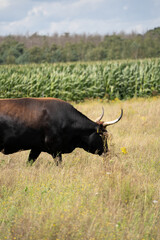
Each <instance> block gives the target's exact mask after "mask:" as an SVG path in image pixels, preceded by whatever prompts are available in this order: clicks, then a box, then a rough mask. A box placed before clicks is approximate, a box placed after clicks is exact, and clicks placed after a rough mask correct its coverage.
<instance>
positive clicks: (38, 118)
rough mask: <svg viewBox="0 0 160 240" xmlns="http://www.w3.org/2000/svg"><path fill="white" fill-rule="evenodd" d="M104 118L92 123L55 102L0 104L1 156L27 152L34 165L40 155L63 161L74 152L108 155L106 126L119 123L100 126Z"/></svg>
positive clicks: (7, 101) (32, 100) (29, 100)
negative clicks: (84, 151)
mask: <svg viewBox="0 0 160 240" xmlns="http://www.w3.org/2000/svg"><path fill="white" fill-rule="evenodd" d="M103 115H104V111H103V113H102V116H101V117H99V118H98V119H97V120H96V121H95V122H94V121H91V120H90V119H89V118H87V117H86V116H85V115H83V114H82V113H81V112H79V111H77V110H76V109H75V108H74V107H73V106H72V105H71V104H69V103H67V102H65V101H62V100H59V99H54V98H21V99H1V100H0V151H1V152H2V153H4V154H11V153H15V152H17V151H20V150H29V149H31V151H30V154H29V158H28V161H29V162H30V163H33V162H34V161H35V160H36V159H37V157H38V156H39V154H40V153H41V152H47V153H49V154H51V155H52V157H53V158H54V159H56V163H57V165H58V162H61V161H62V154H63V153H70V152H72V151H73V150H74V149H75V148H77V147H78V148H83V149H84V150H86V151H87V152H90V153H96V154H98V155H102V153H105V152H107V151H108V145H107V140H106V137H105V136H106V132H107V131H106V126H108V125H111V124H114V123H116V122H118V121H119V120H120V119H121V117H122V115H123V111H122V110H121V115H120V117H119V118H118V119H116V120H114V121H112V122H101V121H100V120H101V119H102V117H103Z"/></svg>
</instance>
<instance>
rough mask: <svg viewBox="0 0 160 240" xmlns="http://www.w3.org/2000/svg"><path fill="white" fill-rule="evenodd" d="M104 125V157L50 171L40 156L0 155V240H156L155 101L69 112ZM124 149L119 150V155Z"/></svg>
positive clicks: (84, 157) (78, 158) (159, 197)
mask: <svg viewBox="0 0 160 240" xmlns="http://www.w3.org/2000/svg"><path fill="white" fill-rule="evenodd" d="M102 105H103V106H104V109H105V117H104V119H105V120H111V119H114V118H115V117H116V116H117V114H118V113H119V109H120V107H123V109H124V117H123V118H122V120H121V121H120V122H119V123H117V124H116V125H115V126H111V127H110V128H108V131H109V133H110V138H109V147H110V154H109V155H108V157H107V158H105V159H103V158H101V157H98V156H95V155H92V154H89V153H86V152H84V151H83V150H80V149H77V150H76V151H74V152H73V153H71V154H68V155H64V157H63V164H62V166H61V167H56V166H55V165H54V161H53V160H52V159H51V157H50V156H49V155H47V154H41V155H40V157H39V158H38V160H37V161H36V163H35V164H34V165H33V166H32V167H26V160H27V156H28V151H27V152H21V153H16V154H13V155H9V156H4V155H2V154H1V155H0V239H1V240H4V239H7V240H13V239H18V240H22V239H23V240H31V239H32V240H40V239H41V240H54V239H57V240H58V239H59V240H63V239H66V240H68V239H70V240H72V239H78V240H79V239H88V240H93V239H95V240H102V239H107V240H108V239H111V240H113V239H116V240H124V239H128V240H131V239H134V240H142V239H145V240H153V239H154V240H158V239H160V228H159V226H160V192H159V189H160V178H159V176H160V155H159V149H160V98H152V99H146V100H143V99H139V100H130V101H125V102H121V101H112V102H107V101H105V100H103V101H100V100H99V101H87V102H84V103H81V104H75V106H76V108H78V109H79V110H81V111H82V112H83V113H85V114H87V116H88V117H90V118H92V119H95V118H96V117H97V115H99V109H100V108H101V106H102ZM124 149H125V151H124Z"/></svg>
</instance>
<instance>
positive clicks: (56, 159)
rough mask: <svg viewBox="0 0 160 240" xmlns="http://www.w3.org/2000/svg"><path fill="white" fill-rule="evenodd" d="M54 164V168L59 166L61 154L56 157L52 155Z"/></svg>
mask: <svg viewBox="0 0 160 240" xmlns="http://www.w3.org/2000/svg"><path fill="white" fill-rule="evenodd" d="M52 157H53V159H54V162H55V164H56V166H58V165H60V164H61V163H62V154H60V153H59V154H57V155H54V154H53V155H52Z"/></svg>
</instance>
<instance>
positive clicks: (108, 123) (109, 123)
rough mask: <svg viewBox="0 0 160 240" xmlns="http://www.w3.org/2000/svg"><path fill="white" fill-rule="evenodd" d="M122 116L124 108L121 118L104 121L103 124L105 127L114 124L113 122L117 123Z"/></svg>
mask: <svg viewBox="0 0 160 240" xmlns="http://www.w3.org/2000/svg"><path fill="white" fill-rule="evenodd" d="M122 116H123V109H121V115H120V116H119V118H117V119H115V120H113V121H111V122H104V123H103V126H104V127H107V126H109V125H112V124H115V123H117V122H118V121H119V120H120V119H121V118H122Z"/></svg>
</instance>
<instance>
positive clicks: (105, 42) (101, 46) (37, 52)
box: [0, 27, 160, 64]
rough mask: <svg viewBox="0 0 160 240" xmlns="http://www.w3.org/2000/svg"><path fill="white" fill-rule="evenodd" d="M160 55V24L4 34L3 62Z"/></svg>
mask: <svg viewBox="0 0 160 240" xmlns="http://www.w3.org/2000/svg"><path fill="white" fill-rule="evenodd" d="M155 57H160V27H158V28H155V29H152V30H149V31H147V32H146V33H144V34H136V33H131V34H125V33H123V32H122V33H119V34H116V33H114V34H112V35H105V36H101V35H98V34H97V35H86V34H83V35H78V34H74V35H70V34H69V33H65V34H63V35H58V34H54V35H53V36H41V35H38V34H37V33H34V34H33V35H25V36H21V35H17V36H16V35H10V36H5V37H3V36H0V64H25V63H43V62H46V63H55V62H75V61H99V60H100V61H103V60H118V59H139V58H141V59H143V58H155Z"/></svg>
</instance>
